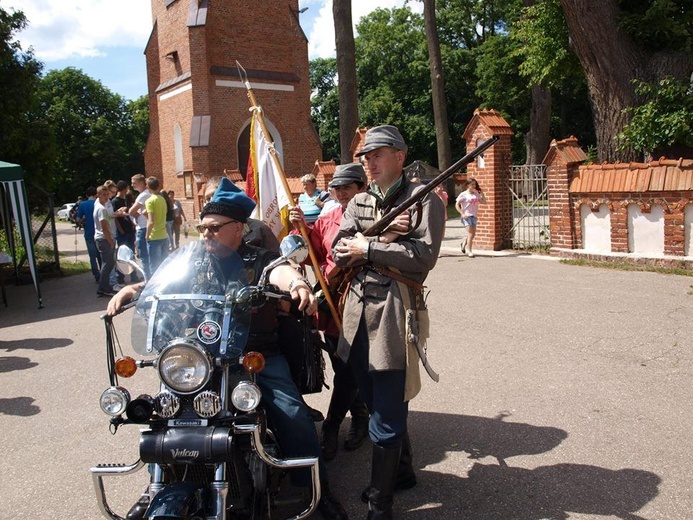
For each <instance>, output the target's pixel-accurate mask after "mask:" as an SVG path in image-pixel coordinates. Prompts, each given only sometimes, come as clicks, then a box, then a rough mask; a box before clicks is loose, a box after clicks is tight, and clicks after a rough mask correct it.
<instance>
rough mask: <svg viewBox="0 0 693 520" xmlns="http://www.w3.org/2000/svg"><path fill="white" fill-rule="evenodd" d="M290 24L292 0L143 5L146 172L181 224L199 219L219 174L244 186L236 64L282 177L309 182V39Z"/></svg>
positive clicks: (241, 90) (245, 126)
mask: <svg viewBox="0 0 693 520" xmlns="http://www.w3.org/2000/svg"><path fill="white" fill-rule="evenodd" d="M298 16H299V13H298V0H254V1H253V2H247V1H241V0H217V1H214V2H210V1H209V0H152V19H153V21H154V25H153V29H152V33H151V36H150V38H149V41H148V42H147V47H146V50H145V56H146V59H147V81H148V86H149V109H150V133H149V139H148V141H147V146H146V149H145V168H146V174H147V175H154V176H156V177H158V178H159V179H160V180H163V185H164V188H165V189H167V190H171V189H172V190H174V191H175V192H176V198H177V199H179V200H180V201H181V203H182V204H183V208H184V210H185V212H186V214H187V216H188V218H194V217H195V216H196V215H197V212H199V210H200V199H199V191H200V189H201V187H202V186H203V185H204V183H205V182H206V180H207V179H208V178H210V177H215V176H219V175H224V172H225V171H226V174H227V175H228V176H229V177H231V178H232V179H234V180H239V179H241V178H243V179H244V178H245V173H246V168H247V164H248V153H249V144H250V136H249V133H250V119H251V113H250V112H249V110H248V109H249V107H250V101H249V99H248V97H247V92H246V88H245V85H244V84H243V83H242V82H241V80H240V77H239V74H238V70H237V68H236V61H238V62H239V63H240V64H241V65H242V66H243V67H244V68H245V70H246V72H247V75H248V81H249V82H250V84H251V86H252V88H253V91H254V93H255V97H256V98H257V102H258V104H259V105H261V106H262V109H263V113H264V117H265V122H266V123H267V126H268V129H269V130H270V132H271V133H272V138H273V139H274V142H275V147H276V149H277V151H278V152H279V156H280V159H281V160H282V162H283V165H284V170H285V172H286V174H287V177H300V176H301V175H304V174H306V173H310V172H311V171H312V170H313V167H314V165H315V163H316V160H320V159H322V153H321V145H320V140H319V137H318V135H317V132H316V131H315V127H314V126H313V122H312V120H311V118H310V81H309V72H308V40H307V38H306V36H305V34H304V33H303V31H302V29H301V26H300V25H299V19H298ZM292 184H293V183H292Z"/></svg>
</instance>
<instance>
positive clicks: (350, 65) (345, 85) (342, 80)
mask: <svg viewBox="0 0 693 520" xmlns="http://www.w3.org/2000/svg"><path fill="white" fill-rule="evenodd" d="M332 17H333V18H334V39H335V47H336V51H337V81H338V83H337V84H338V87H339V150H340V162H341V164H347V163H350V162H353V161H354V157H353V154H352V153H351V151H350V150H349V147H350V146H351V141H352V140H353V139H354V135H355V133H356V129H357V127H358V124H359V106H358V94H357V91H356V49H355V45H354V31H353V29H352V26H351V0H333V2H332Z"/></svg>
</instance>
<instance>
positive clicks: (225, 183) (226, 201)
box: [200, 178, 255, 222]
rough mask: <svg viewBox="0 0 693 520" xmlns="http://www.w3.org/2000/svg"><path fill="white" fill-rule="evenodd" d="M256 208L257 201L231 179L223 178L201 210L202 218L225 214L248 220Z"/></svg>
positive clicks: (242, 220) (239, 219)
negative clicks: (209, 215)
mask: <svg viewBox="0 0 693 520" xmlns="http://www.w3.org/2000/svg"><path fill="white" fill-rule="evenodd" d="M254 209H255V201H254V200H253V199H251V198H250V197H248V196H247V195H246V194H245V193H244V192H243V191H241V189H240V188H239V187H238V186H236V185H235V184H234V183H233V182H231V181H230V180H229V179H227V178H224V179H222V180H221V183H220V184H219V187H218V188H217V191H215V192H214V196H213V197H212V200H210V201H209V202H208V203H207V204H205V207H204V208H202V211H201V212H200V218H203V217H204V216H205V215H208V214H213V215H223V216H225V217H229V218H232V219H234V220H238V221H239V222H247V220H248V217H250V214H251V213H252V212H253V210H254Z"/></svg>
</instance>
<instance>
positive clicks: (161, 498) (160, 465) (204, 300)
mask: <svg viewBox="0 0 693 520" xmlns="http://www.w3.org/2000/svg"><path fill="white" fill-rule="evenodd" d="M204 253H205V244H204V243H202V242H196V243H193V244H189V245H188V246H186V247H184V248H182V249H180V250H178V251H177V252H176V253H174V254H173V255H171V256H170V257H169V258H168V259H167V260H166V261H165V262H164V263H163V264H162V265H161V267H160V268H159V269H158V270H157V271H156V273H155V274H154V276H153V277H152V279H151V280H149V281H148V282H147V284H146V286H145V288H144V290H143V291H142V293H141V295H140V296H139V298H138V299H137V300H136V302H133V303H131V304H128V305H127V306H125V307H133V306H134V307H135V310H134V316H133V320H132V326H131V343H132V348H133V350H134V351H135V352H136V353H137V354H138V355H139V356H141V357H142V358H141V359H138V360H135V359H134V358H133V357H130V356H125V355H123V353H122V348H121V347H120V345H119V342H118V338H117V335H116V333H115V329H114V326H113V320H112V318H111V317H109V316H104V317H103V319H104V321H105V323H106V330H107V351H108V375H109V380H110V384H109V386H108V388H107V389H106V390H105V391H104V392H103V394H102V395H101V398H100V407H101V410H102V411H103V412H104V413H106V414H107V415H108V416H110V428H111V430H112V433H114V434H115V433H116V432H117V430H118V428H119V427H120V426H122V425H128V424H135V425H138V426H140V427H144V428H143V429H142V430H141V437H140V445H139V456H140V458H139V460H138V461H136V462H135V463H133V464H99V465H97V466H95V467H92V468H91V473H92V477H93V481H94V487H95V490H96V497H97V502H98V506H99V508H100V510H101V512H102V513H103V515H104V516H105V517H106V518H110V519H112V520H124V517H121V516H119V515H118V514H116V513H115V512H114V511H112V510H111V507H110V506H109V504H108V501H107V498H106V491H105V486H104V479H105V478H106V477H117V476H124V475H130V474H132V473H135V472H137V471H140V470H142V469H143V468H144V467H145V466H148V469H149V473H150V484H149V486H148V489H147V491H146V492H145V495H144V498H145V500H144V502H143V506H142V507H143V508H144V507H146V512H145V513H144V516H143V518H147V519H163V518H166V519H171V518H175V519H200V520H202V519H206V520H211V519H215V520H225V519H235V518H248V519H261V518H280V516H279V515H280V514H281V512H282V511H286V510H291V507H288V508H287V504H288V505H289V506H291V505H293V510H292V511H291V512H290V513H289V514H290V516H289V517H285V516H281V518H291V519H294V520H299V519H302V518H306V517H308V516H309V515H311V514H312V513H313V511H314V510H315V509H316V506H317V504H318V502H319V500H320V479H319V476H318V458H317V457H302V458H282V456H281V451H280V448H279V445H278V443H277V440H276V437H275V435H274V433H273V431H272V429H271V425H268V422H267V418H266V415H265V412H264V410H263V408H262V406H261V404H260V400H261V397H262V395H261V391H260V388H259V387H258V385H257V383H256V378H257V374H259V373H260V372H261V371H262V369H263V367H264V363H265V360H264V357H263V356H262V354H260V353H257V352H245V347H246V341H247V339H248V331H249V324H250V315H251V311H252V309H253V307H257V306H259V304H260V303H261V302H263V301H264V299H266V298H279V299H282V298H283V299H288V298H289V297H288V295H286V294H284V293H281V292H280V291H278V290H277V289H276V287H274V286H272V285H270V284H269V282H268V279H269V272H270V271H271V269H273V268H274V267H276V266H277V265H280V264H282V263H286V262H289V261H294V262H298V263H300V262H302V261H303V260H305V257H306V255H307V248H306V245H305V242H303V240H302V239H301V237H299V236H289V237H287V238H285V239H284V240H283V241H282V244H281V257H280V258H278V259H277V260H275V261H274V262H272V263H271V264H270V265H268V266H267V267H266V268H265V269H264V270H263V272H262V274H261V276H260V277H259V282H258V284H257V285H249V283H248V278H250V279H253V278H254V277H253V276H249V275H248V273H247V271H246V269H245V266H244V265H243V262H242V260H241V258H240V256H239V255H238V254H237V253H235V252H229V253H228V255H229V256H225V257H224V262H223V271H224V273H223V276H222V273H219V272H217V271H218V270H219V265H220V264H222V263H221V262H216V263H215V262H211V263H210V262H208V260H205V259H208V258H209V255H205V254H204ZM117 256H118V262H117V264H118V268H119V269H120V270H121V271H122V272H124V273H126V274H131V273H132V272H133V271H134V270H135V269H137V270H138V271H141V270H140V269H139V266H138V265H137V263H136V262H135V261H134V257H133V256H134V255H133V253H132V251H131V250H129V249H128V248H127V247H123V246H121V247H120V248H119V249H118V253H117ZM205 263H206V265H205ZM141 274H142V275H143V273H141ZM227 280H230V281H227ZM145 368H146V369H150V368H151V369H154V370H155V371H156V372H157V374H158V377H159V380H160V382H159V385H160V386H159V390H158V392H157V393H155V394H154V395H147V394H143V395H139V396H137V397H134V398H133V397H132V396H131V395H130V394H129V392H128V391H127V389H126V388H125V387H124V386H122V385H121V384H120V379H119V378H129V377H132V376H133V375H135V373H136V372H137V370H138V369H145ZM298 468H307V469H308V471H309V472H310V476H311V479H310V480H311V485H310V486H309V490H310V492H309V493H308V494H309V495H310V496H306V497H303V496H301V498H302V501H300V500H299V501H298V503H297V500H296V498H295V495H294V498H293V499H292V500H293V501H292V500H289V499H287V498H286V492H285V491H284V495H282V489H283V487H286V486H285V485H284V483H285V481H286V480H288V479H285V477H286V475H287V470H293V469H298ZM303 471H305V470H303ZM282 507H283V508H284V509H283V510H282ZM301 508H302V509H301ZM297 510H299V511H298V512H296V511H297ZM126 518H128V517H126Z"/></svg>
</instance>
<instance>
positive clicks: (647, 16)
mask: <svg viewBox="0 0 693 520" xmlns="http://www.w3.org/2000/svg"><path fill="white" fill-rule="evenodd" d="M618 5H619V8H620V9H621V13H620V26H621V28H623V30H624V31H625V32H626V33H627V34H628V35H630V36H631V37H632V38H634V39H636V40H637V41H638V43H639V44H640V45H641V46H642V47H645V48H647V49H649V50H651V51H676V52H687V53H691V52H693V2H691V0H618Z"/></svg>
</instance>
